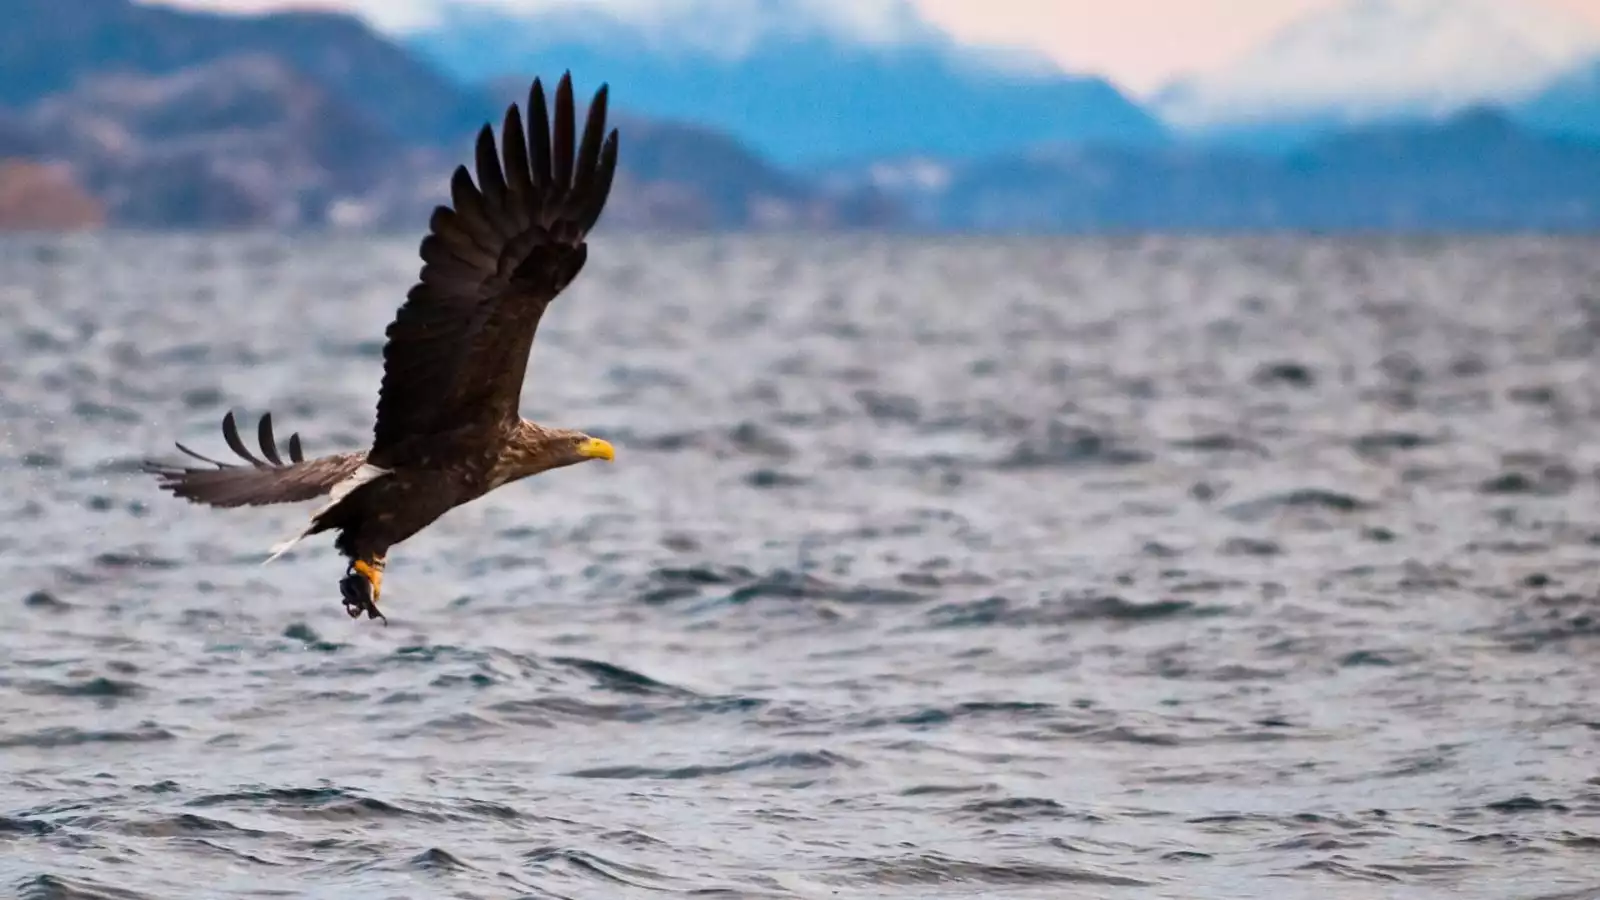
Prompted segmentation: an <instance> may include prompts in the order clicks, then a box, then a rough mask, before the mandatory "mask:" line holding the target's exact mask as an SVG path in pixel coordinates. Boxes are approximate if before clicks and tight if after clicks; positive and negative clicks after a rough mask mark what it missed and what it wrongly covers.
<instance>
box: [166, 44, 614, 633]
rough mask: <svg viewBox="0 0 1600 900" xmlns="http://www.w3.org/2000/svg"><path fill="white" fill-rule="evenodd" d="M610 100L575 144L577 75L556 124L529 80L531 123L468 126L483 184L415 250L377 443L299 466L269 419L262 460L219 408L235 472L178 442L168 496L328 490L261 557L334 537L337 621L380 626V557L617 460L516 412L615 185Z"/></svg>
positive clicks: (199, 498)
mask: <svg viewBox="0 0 1600 900" xmlns="http://www.w3.org/2000/svg"><path fill="white" fill-rule="evenodd" d="M607 96H608V87H607V86H606V85H604V84H602V85H601V86H600V88H599V90H598V91H597V92H596V93H595V95H594V99H593V100H592V101H591V102H590V104H589V110H588V115H587V117H586V119H585V121H584V126H583V133H582V136H581V138H580V137H579V135H578V134H577V128H576V126H577V118H576V111H575V108H574V104H573V97H572V74H571V73H570V72H568V73H566V74H564V75H563V76H562V78H561V82H560V84H559V85H557V87H556V90H555V109H554V116H551V115H550V110H549V108H548V107H547V105H546V100H545V92H544V87H543V85H542V84H541V83H540V81H539V79H537V78H535V79H534V81H533V84H532V86H531V87H530V89H529V91H528V121H527V127H526V128H524V127H523V121H522V116H521V113H520V111H519V110H518V107H517V105H516V104H515V103H512V104H511V105H510V106H508V107H507V109H506V113H505V121H504V124H503V125H502V126H501V129H500V141H499V146H498V147H496V143H495V134H494V129H493V127H492V124H491V123H485V124H484V125H483V127H482V129H481V130H480V131H479V132H478V136H477V145H476V148H475V149H476V153H475V157H476V158H475V160H474V162H475V168H476V170H477V181H476V183H474V181H473V178H472V175H471V174H470V173H469V172H468V171H467V167H466V166H464V165H462V166H457V167H456V169H455V171H454V173H453V175H452V177H451V179H450V198H449V199H450V202H449V204H448V205H441V206H438V207H436V208H435V209H434V211H433V215H432V218H431V220H430V221H429V223H428V234H427V236H426V237H424V238H423V240H422V245H421V256H422V263H423V264H422V269H421V274H420V275H419V276H418V280H417V281H416V283H415V284H414V285H413V286H412V288H411V290H410V291H409V292H408V293H407V295H406V299H405V301H404V302H403V303H401V304H400V306H399V309H398V310H397V312H396V314H395V317H394V319H393V321H392V322H390V324H389V326H388V329H387V330H386V332H385V338H386V341H385V344H384V348H383V378H382V382H381V384H380V387H379V390H378V403H377V413H376V417H375V420H374V423H373V428H372V444H371V446H369V447H368V448H367V449H365V450H356V451H351V452H346V453H335V454H331V455H328V456H318V457H314V458H309V459H308V458H307V457H306V456H305V453H304V451H303V449H302V447H301V443H300V436H299V435H298V434H294V435H291V436H290V438H289V441H288V448H287V449H288V458H287V460H285V458H284V456H283V455H282V454H281V453H280V452H279V450H278V444H277V441H276V439H275V438H274V436H273V429H272V415H271V413H270V412H268V413H266V414H264V415H263V416H262V417H261V419H260V421H259V424H258V426H257V443H258V444H259V445H260V455H259V456H257V455H256V454H255V453H253V452H251V450H250V448H249V447H248V446H246V444H245V442H244V440H243V439H242V438H241V437H240V435H239V427H238V423H237V422H236V421H235V419H234V417H233V413H232V412H231V411H230V412H229V413H228V414H227V415H226V416H225V417H224V418H223V420H222V434H223V438H224V440H225V441H226V442H227V445H228V447H229V449H230V450H232V451H233V452H234V453H235V454H236V455H237V456H238V457H239V460H240V461H239V462H224V461H220V460H217V459H213V458H210V457H206V456H202V455H200V454H198V453H196V452H194V451H193V450H190V449H189V448H188V447H185V446H184V445H183V444H181V443H179V444H177V447H178V449H179V450H180V451H182V452H183V453H185V454H187V455H188V456H190V457H193V458H194V459H196V460H198V461H199V462H200V463H202V464H203V465H200V466H195V465H192V464H187V465H186V464H172V463H166V462H161V461H157V460H150V461H147V462H146V463H145V464H144V470H145V471H146V472H148V473H151V474H153V475H155V476H156V478H157V479H158V481H159V484H160V486H161V488H163V489H164V490H166V491H169V492H171V493H172V494H173V495H175V496H177V497H180V498H183V499H185V500H188V501H190V502H194V503H199V504H204V505H208V506H213V507H224V508H229V507H241V506H261V505H265V504H273V503H295V502H302V501H307V500H313V499H316V498H318V497H323V496H326V497H327V498H328V499H327V501H326V503H325V504H324V505H322V506H321V507H320V508H318V509H317V510H316V511H314V512H313V513H312V514H311V519H310V522H309V524H307V525H306V527H305V528H304V529H303V530H302V531H300V532H299V533H298V534H295V535H293V536H292V537H290V538H289V539H288V540H285V541H283V542H282V543H280V544H278V545H276V546H274V547H273V548H272V549H271V556H269V557H268V558H267V560H268V561H269V562H270V561H271V560H272V559H275V558H277V557H278V556H279V555H281V554H282V553H283V552H284V551H286V550H288V549H289V548H290V547H292V546H294V545H295V544H296V543H298V542H299V541H300V540H301V539H303V538H305V537H308V536H310V535H315V534H319V533H321V532H325V531H333V532H336V533H337V534H336V536H335V538H334V546H335V548H336V549H337V550H338V551H339V552H340V553H341V554H343V556H344V557H345V559H346V560H348V563H349V565H348V568H347V570H346V571H345V575H344V578H343V579H342V580H341V581H340V583H339V589H340V593H341V595H342V597H343V603H344V607H345V611H346V612H347V613H348V614H349V615H350V616H351V617H352V618H359V617H360V616H361V615H362V614H363V613H365V614H366V615H367V617H368V618H369V619H382V620H383V621H384V623H385V624H387V623H388V619H387V617H385V616H384V615H383V614H382V613H381V612H379V610H378V598H379V595H380V593H381V591H382V587H383V570H384V566H385V564H386V562H387V560H388V555H389V550H390V548H392V547H394V546H395V545H396V544H399V543H401V542H402V541H404V540H406V539H407V538H409V537H411V536H412V535H414V534H416V533H417V532H419V531H421V530H422V529H424V528H426V527H427V526H428V525H430V524H431V523H433V521H434V520H436V519H438V518H439V517H440V516H442V515H444V514H445V513H446V512H449V511H450V510H451V509H454V508H455V507H457V506H461V505H462V504H465V503H469V502H471V501H473V500H475V499H477V498H479V497H482V496H483V495H485V494H487V493H489V492H490V491H493V490H495V489H496V488H499V487H502V486H504V485H507V484H510V483H512V482H515V481H518V480H521V479H523V478H527V477H528V476H530V475H537V474H538V473H540V472H547V471H549V470H551V469H557V468H561V467H564V466H570V465H574V464H576V463H581V462H585V461H588V460H596V459H602V460H606V461H608V462H609V461H611V460H613V459H614V450H613V448H612V446H611V444H610V443H609V442H607V441H604V440H602V439H600V438H597V437H593V436H591V435H588V434H585V433H583V432H582V431H574V430H570V429H566V428H555V427H551V426H547V425H541V424H539V423H537V422H531V421H529V420H527V419H524V418H522V416H521V415H520V414H519V412H518V405H519V402H520V400H521V394H522V382H523V376H524V373H525V372H526V370H527V365H528V354H529V351H530V350H531V348H532V345H533V338H534V333H535V331H537V329H538V327H539V320H540V319H541V318H542V317H543V316H544V312H545V309H546V308H547V307H549V305H550V303H551V301H552V300H554V299H555V298H556V297H557V296H558V295H559V294H560V293H561V292H562V291H563V290H564V289H565V288H566V287H567V285H569V284H571V283H572V281H573V279H574V278H576V277H577V276H578V273H579V272H580V271H582V270H583V265H584V262H585V260H587V258H588V244H587V243H586V238H587V236H588V234H589V232H590V230H591V229H593V228H594V226H595V223H596V222H597V221H599V219H600V213H601V211H602V210H603V209H604V208H605V205H606V198H607V197H608V196H609V194H610V192H611V184H612V180H613V177H614V176H615V175H616V170H617V132H616V130H615V129H612V130H611V132H610V133H609V134H607V133H606V101H607Z"/></svg>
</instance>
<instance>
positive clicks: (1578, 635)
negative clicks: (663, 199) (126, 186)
mask: <svg viewBox="0 0 1600 900" xmlns="http://www.w3.org/2000/svg"><path fill="white" fill-rule="evenodd" d="M590 259H591V262H590V264H589V268H588V270H587V271H586V272H585V273H584V274H583V275H582V277H581V278H580V279H579V280H578V282H577V283H576V284H575V285H574V286H573V288H572V289H571V290H570V291H569V293H567V294H566V295H564V296H562V297H561V298H560V299H559V300H558V301H557V302H556V303H555V305H554V306H553V307H552V308H551V310H550V312H549V313H548V314H547V316H546V318H545V322H544V324H543V326H542V329H541V333H540V336H539V339H538V341H537V342H536V344H535V349H534V353H533V358H532V362H531V364H530V367H529V377H528V382H527V387H526V390H525V392H524V396H523V408H524V412H525V414H527V415H528V416H529V417H531V418H535V419H538V420H540V421H544V422H549V423H553V424H558V425H563V426H569V427H577V428H582V429H585V430H588V431H590V432H592V433H595V434H599V435H602V436H604V437H607V438H609V439H610V440H612V442H613V443H614V444H615V445H616V447H617V450H618V455H617V460H616V462H615V463H614V464H611V465H605V464H601V463H591V464H585V465H582V466H578V467H574V468H571V469H565V470H561V471H557V472H553V473H549V474H546V475H544V476H540V477H537V478H534V479H531V480H529V481H527V482H523V483H521V484H517V485H513V486H510V487H507V488H504V489H502V490H500V491H498V492H496V493H495V494H493V495H491V496H489V497H487V498H484V499H482V500H480V501H478V502H476V503H474V504H471V505H469V506H467V507H464V508H461V509H458V510H456V511H454V512H452V513H451V514H449V515H448V516H446V517H445V518H444V519H442V520H440V521H439V522H438V523H436V524H435V525H434V526H433V527H431V528H430V529H428V530H427V531H425V532H423V533H422V534H421V535H419V536H417V537H416V538H413V539H412V540H410V541H409V542H407V543H405V544H403V545H401V546H400V547H398V548H396V550H395V551H394V552H393V553H392V554H391V557H390V565H389V571H388V576H387V580H386V584H385V593H384V608H385V610H386V612H387V613H388V616H389V625H388V627H384V626H382V625H380V624H379V623H376V622H369V621H366V620H360V621H352V620H350V619H348V618H346V617H345V614H344V612H343V609H342V607H341V605H340V602H339V592H338V587H337V582H338V579H339V577H340V576H341V575H342V574H343V565H342V563H341V562H340V560H339V559H338V558H337V556H336V555H335V554H334V553H333V551H332V549H331V547H330V546H329V542H328V540H327V539H326V537H325V536H324V537H321V538H318V539H315V540H313V541H311V542H309V543H307V544H304V545H302V546H301V547H300V548H298V549H297V550H296V551H295V552H293V553H292V554H291V555H289V556H287V557H284V558H282V559H280V560H277V561H275V562H273V563H272V564H271V565H268V566H265V567H263V566H262V565H261V563H262V560H263V559H264V558H265V555H266V553H265V551H266V548H267V547H268V546H269V545H271V544H272V543H273V542H275V541H276V540H278V539H279V538H281V537H283V536H284V535H285V534H287V533H290V532H292V531H294V530H296V529H297V528H298V527H299V526H300V524H301V523H302V521H303V519H304V517H305V515H306V514H307V512H308V509H309V507H310V505H309V504H307V505H303V506H292V507H272V508H261V509H253V510H212V509H207V508H203V507H198V506H191V505H188V504H185V503H182V502H180V501H177V500H175V499H173V498H171V497H170V496H168V495H166V494H163V493H160V492H159V491H158V490H157V489H156V486H155V483H154V481H153V479H151V478H150V477H148V476H146V475H143V474H141V473H140V472H138V470H137V466H138V462H139V460H140V459H142V458H145V457H148V456H162V457H168V456H175V455H176V454H175V451H173V450H172V448H171V442H172V441H173V440H175V439H176V440H182V441H183V442H184V443H186V444H188V445H189V446H192V447H195V448H196V449H200V450H202V452H205V451H208V450H209V451H221V450H223V449H224V445H223V443H222V439H221V435H220V433H219V431H218V423H219V421H220V419H221V417H222V415H223V413H224V412H226V411H227V410H229V409H234V410H237V411H238V412H239V414H240V415H241V417H242V418H243V421H244V423H245V425H246V426H247V427H248V426H250V425H253V423H254V420H255V417H256V416H257V415H259V414H260V413H261V412H262V411H265V410H270V411H271V412H272V413H273V415H274V419H275V422H276V424H277V428H278V432H279V437H280V440H283V439H286V438H287V435H288V434H289V432H291V431H298V432H299V433H300V434H301V435H302V437H303V439H304V441H305V444H306V449H307V452H308V453H310V454H315V453H320V452H330V451H334V450H343V449H351V448H358V447H361V446H364V442H365V441H366V440H367V438H368V436H369V434H370V425H371V416H372V408H373V402H374V397H375V391H376V388H377V384H378V379H379V377H380V367H381V359H380V351H381V340H382V332H383V328H384V326H385V325H386V323H387V321H388V319H389V317H390V315H391V314H392V312H393V309H394V307H395V305H396V304H397V302H398V301H399V300H400V299H401V298H402V297H403V295H404V293H405V291H406V289H407V288H408V287H409V285H410V283H411V281H412V279H413V278H414V277H415V274H416V270H417V267H418V261H417V258H416V248H415V241H414V240H413V239H411V238H405V239H392V240H391V239H366V238H331V239H330V238H325V237H302V238H289V237H275V236H251V235H239V236H226V237H207V236H187V237H185V236H146V235H131V234H111V235H100V236H80V237H42V238H41V237H13V238H7V239H5V240H4V242H0V272H3V274H4V277H3V278H0V316H3V321H4V323H5V327H4V328H3V329H0V893H3V894H5V895H7V896H19V897H22V898H119V900H122V898H234V897H268V896H276V897H307V898H368V897H371V898H387V897H397V898H398V897H405V898H418V897H458V898H514V897H516V898H522V897H526V898H647V897H671V896H697V897H729V898H744V897H750V898H822V897H828V898H935V897H1007V898H1059V897H1129V898H1135V897H1137V898H1144V897H1175V898H1246V897H1272V898H1275V900H1288V898H1299V897H1317V898H1323V897H1328V896H1337V897H1342V898H1343V897H1356V898H1362V897H1382V898H1411V897H1481V898H1580V897H1600V764H1597V760H1600V754H1597V752H1596V751H1597V748H1600V699H1597V698H1600V601H1597V600H1596V596H1597V594H1596V592H1597V589H1600V567H1597V565H1596V564H1597V562H1600V502H1597V501H1600V496H1597V495H1600V490H1597V488H1600V481H1597V476H1596V471H1597V467H1600V415H1597V412H1600V380H1597V378H1596V374H1597V371H1596V370H1597V366H1600V355H1597V348H1600V240H1561V241H1557V240H1543V239H1535V238H1503V239H1487V238H1483V239H1427V240H1423V239H1415V240H1398V239H1396V240H1377V239H1373V240H1333V239H1309V238H1307V239H1295V238H1272V239H1267V238H1259V239H1242V238H1241V239H1228V240H1222V239H1217V240H1205V239H1176V238H1148V239H1133V238H1128V239H1095V240H1087V239H1085V240H1016V241H1006V240H986V241H966V240H955V239H951V240H944V241H917V240H908V239H888V238H884V239H879V238H858V237H849V238H844V237H840V238H828V239H823V238H736V237H717V238H687V237H646V236H609V237H601V238H600V239H598V240H597V241H595V242H594V244H593V246H592V248H591V254H590Z"/></svg>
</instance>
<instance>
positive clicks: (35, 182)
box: [0, 0, 893, 230]
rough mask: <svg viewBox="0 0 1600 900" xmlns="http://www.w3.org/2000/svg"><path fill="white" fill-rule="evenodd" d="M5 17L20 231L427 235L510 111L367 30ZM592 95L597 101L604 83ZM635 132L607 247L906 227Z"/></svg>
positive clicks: (13, 186) (318, 21) (300, 23)
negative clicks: (619, 238)
mask: <svg viewBox="0 0 1600 900" xmlns="http://www.w3.org/2000/svg"><path fill="white" fill-rule="evenodd" d="M0 15H3V16H6V17H7V18H6V20H5V21H6V28H5V29H3V30H0V164H5V165H6V166H7V168H6V169H5V172H6V173H7V177H8V179H9V180H8V181H7V182H6V187H7V190H8V193H7V195H6V200H7V202H8V203H9V204H10V205H9V206H8V207H7V212H6V216H5V217H4V219H3V221H0V226H9V225H17V226H18V227H20V223H26V222H34V223H38V222H49V221H57V220H58V218H51V217H50V216H43V217H42V218H41V215H42V213H43V212H44V211H36V212H39V213H40V214H33V213H26V211H18V209H19V206H20V205H25V204H29V203H35V202H45V201H42V200H39V199H38V198H41V197H49V196H61V197H69V195H70V191H71V190H78V191H80V192H81V191H87V192H88V194H89V195H91V196H92V198H93V201H94V203H95V204H97V205H96V207H95V211H94V212H93V215H90V214H88V213H81V214H75V215H76V216H77V218H84V217H85V216H87V218H88V219H89V220H91V221H93V220H96V219H97V217H99V216H101V215H102V213H103V215H104V217H105V218H106V219H108V220H109V221H110V222H111V223H113V224H117V225H132V226H139V227H156V228H159V227H191V228H213V227H272V228H303V227H322V226H336V227H367V228H403V229H407V230H417V229H420V228H421V227H422V226H423V225H424V224H425V223H426V222H427V216H428V212H429V210H430V209H431V208H432V206H433V205H434V204H436V203H439V202H442V201H444V200H445V199H446V198H447V197H448V190H447V182H448V177H449V174H450V172H451V170H452V169H454V167H455V166H456V165H457V164H459V163H462V162H468V161H470V159H471V142H470V137H471V134H472V132H474V131H476V130H477V128H478V127H479V126H481V125H482V124H483V123H484V122H485V121H493V122H495V123H496V124H498V122H499V119H500V115H501V113H502V111H503V109H504V106H503V104H502V103H501V101H500V99H498V98H496V97H494V96H492V95H491V94H490V93H489V92H488V91H486V90H473V89H467V88H463V87H461V86H458V85H456V84H455V83H454V82H452V81H450V80H449V79H447V78H445V77H443V76H442V75H439V74H438V73H436V72H435V71H434V70H433V69H432V68H431V67H429V66H428V65H427V64H425V63H423V62H420V61H418V60H417V59H415V58H414V57H412V56H411V55H410V53H409V51H407V50H405V49H404V48H402V47H399V46H397V45H395V44H393V43H391V42H389V40H388V39H386V38H384V37H383V36H381V35H378V34H376V33H374V32H372V31H371V30H370V29H368V28H367V27H366V26H364V25H362V24H361V23H360V22H359V21H357V20H355V19H353V18H350V17H347V16H339V15H333V14H324V13H316V14H312V13H300V12H293V13H283V14H275V15H262V16H228V15H218V14H211V13H199V12H189V11H179V10H175V9H167V8H154V7H144V6H137V5H133V4H131V3H129V2H127V0H72V2H71V3H70V4H69V3H66V2H64V0H0ZM543 74H545V75H546V76H554V75H556V73H555V72H553V71H548V70H547V71H545V72H544V73H543ZM548 80H551V81H553V78H550V79H548ZM577 81H578V87H579V90H580V91H582V92H584V93H585V94H587V92H588V91H590V90H592V89H593V88H594V87H595V86H596V83H597V81H598V79H590V78H584V77H582V76H581V75H580V76H579V78H578V79H577ZM552 86H553V85H552ZM520 88H521V89H522V90H525V89H526V79H524V80H523V84H522V85H521V86H520ZM585 99H587V97H585ZM6 107H9V109H8V108H6ZM625 127H626V132H625V135H624V143H623V147H624V148H625V149H624V151H623V154H622V161H621V169H620V171H619V173H618V183H617V188H616V192H615V194H614V195H613V198H612V202H611V205H610V208H609V210H608V214H607V216H606V218H605V220H604V223H603V225H602V227H650V228H654V227H688V228H723V229H737V228H762V227H784V228H788V227H810V228H838V227H849V226H851V225H856V224H874V223H880V222H883V221H887V220H889V219H892V218H893V212H892V210H890V209H889V208H888V207H886V206H885V205H883V204H882V203H881V202H879V198H878V197H877V195H876V194H875V193H873V192H871V191H848V190H846V191H838V192H831V191H827V190H824V189H822V188H821V187H819V186H818V185H816V184H815V183H813V182H812V181H810V180H807V179H804V178H800V177H798V176H794V175H790V174H787V173H784V172H781V171H779V170H778V169H776V168H775V167H773V166H772V165H771V164H770V163H768V162H766V161H765V160H763V159H761V158H760V157H759V156H758V155H756V154H754V153H752V152H751V151H750V150H749V149H748V148H746V147H744V146H742V145H740V144H739V143H738V142H736V141H734V140H732V139H730V138H728V137H726V136H724V135H722V134H719V133H717V132H715V131H712V130H708V129H704V128H700V127H697V126H692V125H683V124H671V123H664V122H659V121H654V120H634V121H629V122H627V123H626V124H625ZM8 161H9V162H8ZM17 161H26V163H27V164H26V165H21V164H18V162H17ZM69 199H70V197H69ZM63 202H65V201H63ZM73 204H74V208H75V209H82V208H83V204H82V203H79V202H78V201H77V200H73ZM25 213H26V214H25ZM75 220H76V219H75Z"/></svg>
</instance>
